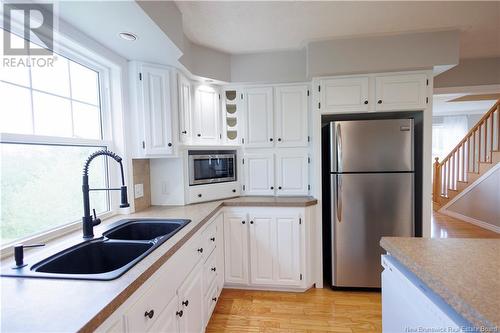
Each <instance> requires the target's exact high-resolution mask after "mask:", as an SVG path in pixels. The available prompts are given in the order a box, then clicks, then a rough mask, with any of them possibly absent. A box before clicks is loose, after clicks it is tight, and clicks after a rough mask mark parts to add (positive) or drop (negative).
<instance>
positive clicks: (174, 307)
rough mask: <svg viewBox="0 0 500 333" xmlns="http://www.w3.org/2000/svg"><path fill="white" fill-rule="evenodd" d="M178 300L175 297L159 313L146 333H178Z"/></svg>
mask: <svg viewBox="0 0 500 333" xmlns="http://www.w3.org/2000/svg"><path fill="white" fill-rule="evenodd" d="M179 314H180V312H179V298H178V297H177V296H175V297H174V298H172V299H171V300H170V303H168V304H167V307H166V308H165V309H164V310H163V311H162V312H161V313H160V315H159V316H158V318H157V319H156V321H155V322H154V323H153V325H152V326H151V328H150V329H149V331H148V332H165V333H166V332H179Z"/></svg>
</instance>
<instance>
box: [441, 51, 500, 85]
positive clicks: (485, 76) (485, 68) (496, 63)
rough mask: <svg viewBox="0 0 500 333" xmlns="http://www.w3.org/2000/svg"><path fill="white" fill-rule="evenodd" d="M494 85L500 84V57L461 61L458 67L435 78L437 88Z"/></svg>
mask: <svg viewBox="0 0 500 333" xmlns="http://www.w3.org/2000/svg"><path fill="white" fill-rule="evenodd" d="M493 84H500V57H497V58H479V59H460V63H459V64H458V66H456V67H454V68H452V69H450V70H448V71H446V72H444V73H442V74H440V75H438V76H436V77H435V78H434V87H436V88H449V87H465V86H483V85H493Z"/></svg>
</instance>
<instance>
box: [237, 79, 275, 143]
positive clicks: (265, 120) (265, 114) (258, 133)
mask: <svg viewBox="0 0 500 333" xmlns="http://www.w3.org/2000/svg"><path fill="white" fill-rule="evenodd" d="M245 99H246V108H245V109H246V117H245V120H246V126H245V127H246V128H245V129H246V131H245V132H246V133H245V140H244V144H245V145H246V146H247V147H272V146H273V140H274V133H273V88H271V87H265V88H248V89H246V93H245Z"/></svg>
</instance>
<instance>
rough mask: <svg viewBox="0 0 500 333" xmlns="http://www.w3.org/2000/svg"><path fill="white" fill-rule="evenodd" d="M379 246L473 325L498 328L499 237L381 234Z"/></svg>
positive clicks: (499, 321)
mask: <svg viewBox="0 0 500 333" xmlns="http://www.w3.org/2000/svg"><path fill="white" fill-rule="evenodd" d="M380 245H381V246H382V247H383V248H384V249H385V250H386V251H387V252H389V253H390V255H391V256H393V257H395V258H396V259H397V260H399V261H400V262H401V263H402V264H403V265H405V266H406V267H407V268H408V269H409V270H410V271H411V272H412V273H413V274H415V275H416V276H417V277H418V278H420V279H421V280H422V281H423V282H424V283H425V284H427V286H429V288H431V289H432V290H433V291H434V292H435V293H436V294H438V295H439V296H441V297H442V298H443V299H444V300H445V301H446V302H447V303H448V304H449V305H451V307H452V308H454V309H455V311H457V312H458V313H459V314H460V315H462V316H463V317H464V318H465V319H467V320H468V321H469V322H471V323H472V324H473V325H475V326H476V327H484V328H489V329H492V328H495V327H496V329H497V330H499V329H500V240H498V239H470V238H469V239H465V238H462V239H460V238H454V239H428V238H406V237H382V240H381V241H380ZM489 332H496V331H489Z"/></svg>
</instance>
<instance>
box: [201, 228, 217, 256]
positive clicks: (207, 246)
mask: <svg viewBox="0 0 500 333" xmlns="http://www.w3.org/2000/svg"><path fill="white" fill-rule="evenodd" d="M201 237H202V238H203V242H204V245H203V252H204V255H205V258H208V256H209V255H210V254H211V253H212V252H213V250H214V249H215V245H216V244H217V224H216V223H213V222H212V223H211V224H210V225H209V226H208V227H207V228H206V229H205V231H203V233H202V236H201Z"/></svg>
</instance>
